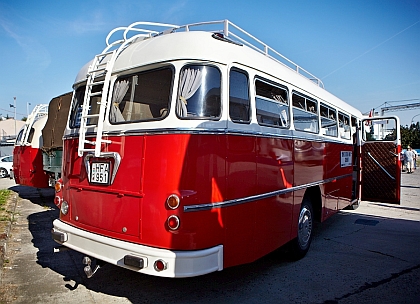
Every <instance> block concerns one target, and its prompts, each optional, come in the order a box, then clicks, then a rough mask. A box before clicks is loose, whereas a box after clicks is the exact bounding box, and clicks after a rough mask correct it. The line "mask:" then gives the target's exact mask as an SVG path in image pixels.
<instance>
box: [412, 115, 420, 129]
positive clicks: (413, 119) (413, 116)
mask: <svg viewBox="0 0 420 304" xmlns="http://www.w3.org/2000/svg"><path fill="white" fill-rule="evenodd" d="M419 115H420V113H419V114H416V115H414V116H413V118H411V123H410V126H411V125H412V124H413V122H414V117H417V116H419Z"/></svg>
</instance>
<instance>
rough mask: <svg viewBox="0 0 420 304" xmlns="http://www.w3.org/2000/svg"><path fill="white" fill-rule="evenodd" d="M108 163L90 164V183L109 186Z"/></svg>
mask: <svg viewBox="0 0 420 304" xmlns="http://www.w3.org/2000/svg"><path fill="white" fill-rule="evenodd" d="M109 167H110V165H109V162H105V163H92V164H91V168H90V169H91V170H90V182H91V183H96V184H105V185H106V184H109Z"/></svg>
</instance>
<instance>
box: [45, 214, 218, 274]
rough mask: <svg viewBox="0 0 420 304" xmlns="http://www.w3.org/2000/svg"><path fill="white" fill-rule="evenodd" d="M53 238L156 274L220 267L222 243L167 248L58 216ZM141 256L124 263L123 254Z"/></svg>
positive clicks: (107, 259)
mask: <svg viewBox="0 0 420 304" xmlns="http://www.w3.org/2000/svg"><path fill="white" fill-rule="evenodd" d="M53 225H54V227H53V229H52V237H53V239H54V240H55V241H56V242H57V243H59V244H61V245H64V246H66V247H68V248H70V249H73V250H76V251H78V252H81V253H84V254H86V255H88V256H90V257H94V258H96V259H99V260H102V261H105V262H107V263H110V264H114V265H117V266H120V267H123V268H127V269H130V270H133V271H136V272H140V273H144V274H149V275H154V276H160V277H173V278H182V277H194V276H199V275H203V274H206V273H210V272H214V271H220V270H222V269H223V246H222V245H218V246H215V247H212V248H208V249H203V250H194V251H171V250H167V249H159V248H153V247H148V246H143V245H139V244H134V243H129V242H125V241H121V240H116V239H112V238H108V237H104V236H101V235H97V234H94V233H91V232H87V231H85V230H82V229H79V228H76V227H73V226H71V225H68V224H66V223H64V222H62V221H61V220H59V219H56V220H54V223H53ZM126 256H135V257H138V258H140V259H142V260H143V268H141V269H139V268H136V267H132V266H130V265H126V264H124V257H126ZM156 261H163V262H164V263H165V264H166V269H165V270H163V271H157V270H156V269H155V267H154V264H155V262H156Z"/></svg>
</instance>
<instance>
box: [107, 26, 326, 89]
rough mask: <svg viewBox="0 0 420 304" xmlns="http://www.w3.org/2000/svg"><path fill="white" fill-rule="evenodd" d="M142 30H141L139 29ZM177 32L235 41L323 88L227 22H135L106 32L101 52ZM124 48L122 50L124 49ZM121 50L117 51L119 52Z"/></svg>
mask: <svg viewBox="0 0 420 304" xmlns="http://www.w3.org/2000/svg"><path fill="white" fill-rule="evenodd" d="M140 26H141V28H140ZM159 28H165V30H164V31H159V30H158V29H159ZM119 31H123V37H122V39H121V40H115V41H114V42H110V39H111V37H112V36H113V35H114V34H115V33H116V32H119ZM180 31H185V32H189V31H208V32H212V33H220V34H223V35H224V36H225V37H229V38H231V39H235V40H237V41H238V42H240V43H242V44H244V45H247V46H248V47H250V48H252V49H254V50H255V51H257V52H259V53H262V54H264V55H265V56H267V57H269V58H271V59H273V60H274V61H276V62H279V63H281V64H283V65H285V66H287V67H289V68H290V69H292V70H294V71H295V72H297V73H298V74H300V75H302V76H304V77H306V78H307V79H309V80H311V81H312V82H314V83H315V84H317V85H318V86H319V87H322V88H324V84H323V83H322V81H321V79H320V78H318V77H316V76H315V75H313V74H311V73H310V72H308V71H307V70H305V69H304V68H302V67H301V66H299V65H297V64H296V63H294V62H293V61H292V60H290V59H288V58H287V57H285V56H283V55H282V54H280V53H279V52H277V51H276V50H274V49H273V48H272V47H270V46H268V45H267V44H265V43H264V42H262V41H261V40H259V39H257V38H255V37H254V36H252V35H251V34H249V33H248V32H246V31H245V30H243V29H242V28H240V27H239V26H237V25H235V24H234V23H232V22H230V21H229V20H220V21H208V22H199V23H191V24H186V25H179V26H178V25H173V24H166V23H155V22H142V21H140V22H134V23H132V24H130V25H129V26H127V27H118V28H115V29H113V30H112V31H110V32H109V34H108V36H107V37H106V41H105V42H106V45H107V47H106V48H105V50H104V52H107V51H108V50H109V49H111V48H113V47H116V46H119V48H120V49H121V48H125V47H126V45H127V44H128V43H130V42H132V41H134V40H135V39H139V38H140V39H147V38H151V37H155V36H160V35H165V34H169V33H173V32H180ZM123 45H124V46H123ZM121 51H122V49H121V50H120V52H121Z"/></svg>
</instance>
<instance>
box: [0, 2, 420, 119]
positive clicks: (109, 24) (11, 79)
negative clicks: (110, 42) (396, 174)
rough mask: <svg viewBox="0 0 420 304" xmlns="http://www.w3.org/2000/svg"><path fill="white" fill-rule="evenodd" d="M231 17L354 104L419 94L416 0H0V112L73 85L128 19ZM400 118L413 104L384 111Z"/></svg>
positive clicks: (22, 110)
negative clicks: (86, 66)
mask: <svg viewBox="0 0 420 304" xmlns="http://www.w3.org/2000/svg"><path fill="white" fill-rule="evenodd" d="M223 19H229V20H230V21H232V22H233V23H235V24H236V25H238V26H240V27H242V28H243V29H245V30H246V31H248V32H249V33H251V34H252V35H254V36H255V37H257V38H259V39H260V40H262V41H264V42H265V43H266V44H268V45H269V46H271V47H273V48H274V49H276V50H277V51H279V52H280V53H282V54H283V55H285V56H286V57H288V58H289V59H291V60H292V61H294V62H296V63H297V64H299V65H300V66H302V67H303V68H305V69H306V70H308V71H309V72H311V73H312V74H314V75H316V76H317V77H319V78H321V79H322V81H323V82H324V85H325V88H326V89H327V90H328V91H330V92H331V93H333V94H334V95H336V96H338V97H339V98H341V99H343V100H344V101H346V102H347V103H349V104H351V105H352V106H354V107H356V108H358V109H359V110H361V111H362V112H368V111H369V110H370V109H372V108H376V109H377V110H378V111H380V106H381V105H383V104H384V103H387V105H400V104H406V103H419V102H420V1H419V0H382V1H379V0H351V1H348V0H326V1H323V0H318V1H313V0H312V1H299V0H294V1H281V0H276V1H269V0H259V1H229V0H212V1H199V0H171V1H167V0H153V1H143V0H137V1H131V0H119V1H107V0H104V1H89V0H84V1H80V0H73V1H57V0H55V1H49V0H47V1H27V0H0V114H2V115H3V116H6V115H7V114H8V115H9V116H13V115H14V109H13V108H10V106H9V105H10V104H13V102H14V100H13V97H16V107H17V109H16V110H17V119H21V118H22V117H24V116H26V115H27V113H26V112H27V106H28V103H30V104H31V105H29V112H30V111H31V110H32V109H33V107H34V106H35V105H36V104H40V103H49V101H50V100H51V99H52V98H53V97H55V96H58V95H60V94H63V93H66V92H69V91H71V89H72V84H73V81H74V79H75V77H76V75H77V73H78V71H79V69H80V68H81V67H82V66H83V65H84V64H85V63H86V62H88V61H89V60H91V59H92V58H93V56H94V55H95V54H97V53H100V52H101V51H102V49H103V48H104V46H105V37H106V35H107V34H108V32H109V31H110V30H112V29H113V28H115V27H118V26H126V25H129V24H130V23H132V22H135V21H154V22H163V23H171V24H179V25H182V24H187V23H193V22H200V21H212V20H223ZM389 114H393V115H398V116H399V117H400V118H401V123H402V125H408V124H410V123H411V121H412V120H413V119H414V122H416V121H419V120H420V115H418V116H416V117H415V115H417V114H420V108H418V109H415V110H410V111H400V112H395V113H389Z"/></svg>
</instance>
